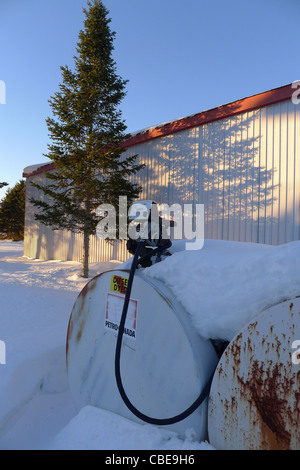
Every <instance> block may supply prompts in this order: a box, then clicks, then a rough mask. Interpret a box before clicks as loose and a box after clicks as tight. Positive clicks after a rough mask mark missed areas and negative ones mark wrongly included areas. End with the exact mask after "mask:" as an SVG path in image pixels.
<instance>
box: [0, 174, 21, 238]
mask: <svg viewBox="0 0 300 470" xmlns="http://www.w3.org/2000/svg"><path fill="white" fill-rule="evenodd" d="M24 218H25V181H24V180H20V181H19V182H18V183H16V184H15V186H14V187H13V188H12V189H8V190H7V191H6V194H5V196H4V198H3V199H2V200H1V204H0V238H2V239H8V240H13V241H20V240H23V238H24Z"/></svg>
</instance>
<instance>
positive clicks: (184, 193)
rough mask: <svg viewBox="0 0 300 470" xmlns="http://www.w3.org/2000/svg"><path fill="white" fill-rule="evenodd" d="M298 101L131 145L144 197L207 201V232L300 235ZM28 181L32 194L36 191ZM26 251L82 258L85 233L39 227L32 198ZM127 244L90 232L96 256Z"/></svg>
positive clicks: (264, 237)
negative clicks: (109, 241)
mask: <svg viewBox="0 0 300 470" xmlns="http://www.w3.org/2000/svg"><path fill="white" fill-rule="evenodd" d="M299 141H300V106H297V105H295V104H293V103H292V101H291V100H286V101H283V102H281V103H278V104H274V105H270V106H266V107H263V108H260V109H258V110H255V111H249V112H244V113H242V114H238V115H236V116H233V117H229V118H224V119H221V120H218V121H214V122H212V123H209V124H204V125H202V126H199V127H194V128H192V129H188V130H184V131H181V132H177V133H175V134H171V135H168V136H164V137H160V138H156V139H153V140H149V141H147V142H145V143H141V144H139V145H135V146H133V147H130V148H129V149H128V150H127V151H126V154H128V155H134V154H138V155H139V159H140V161H141V162H142V163H145V164H146V167H145V169H143V170H142V171H141V172H140V173H139V175H138V176H135V177H134V178H133V179H134V181H136V182H138V183H139V184H141V186H142V187H143V193H142V196H141V197H142V198H143V199H154V200H156V201H157V202H160V203H167V204H169V205H171V204H174V203H179V204H184V203H191V202H195V203H203V204H204V208H205V238H215V239H224V240H235V241H245V242H259V243H267V244H273V245H276V244H282V243H286V242H289V241H292V240H298V239H300V142H299ZM43 178H44V176H42V175H38V176H34V177H30V178H28V180H27V200H28V198H29V197H30V195H32V194H33V191H34V190H33V188H32V187H31V186H30V180H31V179H35V180H37V179H39V180H41V181H42V180H43ZM24 254H25V255H27V256H30V257H34V258H35V257H38V258H47V259H49V258H50V259H51V258H54V259H67V260H78V261H80V260H81V257H82V237H81V236H80V235H77V234H76V235H74V234H70V233H67V232H53V231H52V230H51V228H48V227H44V226H38V225H37V223H36V222H35V221H34V216H33V210H32V208H31V207H30V205H29V204H28V203H27V210H26V226H25V242H24ZM127 257H128V254H127V252H126V247H125V243H124V242H122V243H118V244H117V245H115V246H111V245H107V243H106V242H103V241H101V240H98V239H97V238H96V237H95V236H94V237H91V250H90V260H91V261H92V262H93V261H107V260H110V259H119V260H125V259H126V258H127Z"/></svg>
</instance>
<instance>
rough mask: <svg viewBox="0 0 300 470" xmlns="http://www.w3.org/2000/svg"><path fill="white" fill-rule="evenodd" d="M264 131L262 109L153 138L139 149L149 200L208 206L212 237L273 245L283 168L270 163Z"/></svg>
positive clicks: (207, 230)
mask: <svg viewBox="0 0 300 470" xmlns="http://www.w3.org/2000/svg"><path fill="white" fill-rule="evenodd" d="M234 107H235V104H233V105H232V109H231V111H235V108H234ZM260 129H261V125H260V110H257V111H252V112H248V113H244V114H237V115H236V116H233V117H230V118H224V119H220V120H217V121H214V122H211V123H208V124H203V125H202V126H197V127H194V128H191V129H187V130H184V131H182V132H179V133H175V134H170V135H168V136H164V137H161V138H160V139H156V140H153V141H152V142H150V143H148V145H145V150H146V152H145V153H143V152H144V150H143V149H142V148H141V151H140V152H139V153H140V156H141V158H142V159H143V155H144V160H143V161H144V163H146V168H145V170H143V172H144V174H143V175H142V177H141V180H140V182H141V184H142V186H143V187H144V192H143V198H145V199H146V198H148V199H154V200H156V201H157V202H159V203H167V204H169V205H172V204H174V203H179V204H184V203H192V202H194V203H199V204H204V211H205V237H206V238H218V239H224V240H239V241H252V242H258V241H260V242H266V243H268V240H266V234H265V233H266V226H267V225H268V224H269V225H270V224H271V223H272V224H274V223H276V222H277V218H276V217H275V216H274V214H273V211H272V210H271V208H272V207H273V206H274V203H275V201H276V197H275V196H276V191H275V189H276V187H277V186H278V185H276V184H274V173H275V172H276V171H277V170H276V168H273V167H270V168H267V166H266V159H265V155H263V153H262V145H261V144H262V139H263V136H262V134H261V131H260ZM143 181H144V182H147V184H146V185H145V184H144V183H143Z"/></svg>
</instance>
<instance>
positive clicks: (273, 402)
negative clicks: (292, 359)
mask: <svg viewBox="0 0 300 470" xmlns="http://www.w3.org/2000/svg"><path fill="white" fill-rule="evenodd" d="M282 371H284V365H283V364H280V363H276V364H275V366H274V367H273V369H272V370H270V371H266V370H264V368H263V364H261V363H259V362H258V361H257V360H256V361H254V362H253V364H252V367H251V369H250V371H249V375H248V378H247V380H244V379H242V378H241V377H239V378H238V380H239V383H240V386H241V389H242V391H243V396H244V397H245V398H246V399H247V400H248V402H249V406H250V408H251V406H253V405H255V407H256V409H257V412H258V415H259V416H260V422H259V425H260V430H261V435H262V442H261V446H262V449H263V450H268V449H269V450H289V449H290V442H291V434H290V432H289V431H288V430H287V426H286V419H287V416H289V415H290V414H291V413H290V411H291V410H289V409H288V408H289V406H288V400H289V398H290V397H289V392H290V390H291V388H292V385H293V380H292V379H290V382H291V383H287V382H288V380H287V376H286V375H285V374H283V373H282ZM285 391H286V394H285Z"/></svg>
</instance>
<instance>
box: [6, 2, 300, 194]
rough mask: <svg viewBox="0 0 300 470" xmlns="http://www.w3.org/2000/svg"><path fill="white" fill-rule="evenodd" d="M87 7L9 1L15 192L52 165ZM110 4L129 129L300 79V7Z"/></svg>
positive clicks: (9, 130)
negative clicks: (58, 108)
mask: <svg viewBox="0 0 300 470" xmlns="http://www.w3.org/2000/svg"><path fill="white" fill-rule="evenodd" d="M86 4H87V2H86V0H0V41H1V49H0V50H1V54H0V81H2V82H4V83H5V85H6V104H2V103H0V159H1V160H0V161H1V167H0V168H1V173H0V181H7V182H8V183H9V185H10V187H12V186H13V185H14V184H15V183H16V182H17V181H18V180H19V179H20V178H21V177H22V171H23V168H24V167H26V166H28V165H32V164H35V163H41V162H47V161H49V160H48V159H47V157H45V156H43V154H45V153H47V144H48V143H49V139H48V131H47V126H46V124H45V119H46V118H47V117H48V116H50V115H51V110H50V107H49V103H48V99H49V98H50V96H51V95H53V94H54V93H55V92H56V91H58V84H59V83H60V82H61V72H60V66H61V65H68V66H70V67H72V66H73V56H74V54H75V53H76V51H75V48H76V43H77V40H78V33H79V30H80V29H81V28H82V27H83V20H84V14H83V11H82V8H83V7H85V6H86ZM104 4H105V5H106V7H107V8H108V10H109V12H110V17H111V19H112V22H111V28H112V30H114V31H115V32H116V39H115V43H114V44H115V50H114V58H115V60H116V63H117V70H118V73H119V74H120V75H121V76H122V78H124V79H128V80H129V83H128V85H127V96H126V98H125V99H124V100H123V102H122V105H121V109H122V112H123V118H124V119H125V121H126V123H127V130H128V131H129V132H130V131H136V130H139V129H143V128H145V127H148V126H152V125H155V124H160V123H162V122H165V121H169V120H173V119H178V118H180V117H183V116H187V115H191V114H195V113H197V112H200V111H203V110H206V109H210V108H213V107H216V106H219V105H222V104H225V103H228V102H231V101H235V100H237V99H240V98H244V97H245V96H250V95H253V94H256V93H260V92H263V91H267V90H269V89H272V88H276V87H279V86H283V85H286V84H288V83H291V82H293V81H294V80H299V79H300V72H299V64H300V59H299V46H300V44H299V23H300V21H299V20H300V1H299V0H251V2H250V1H249V0H248V1H245V0H210V1H207V0H206V1H204V0H151V2H150V1H146V0H105V1H104ZM0 83H1V82H0ZM0 98H1V94H0ZM4 193H5V190H4V189H2V190H0V197H2V196H3V194H4Z"/></svg>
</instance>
